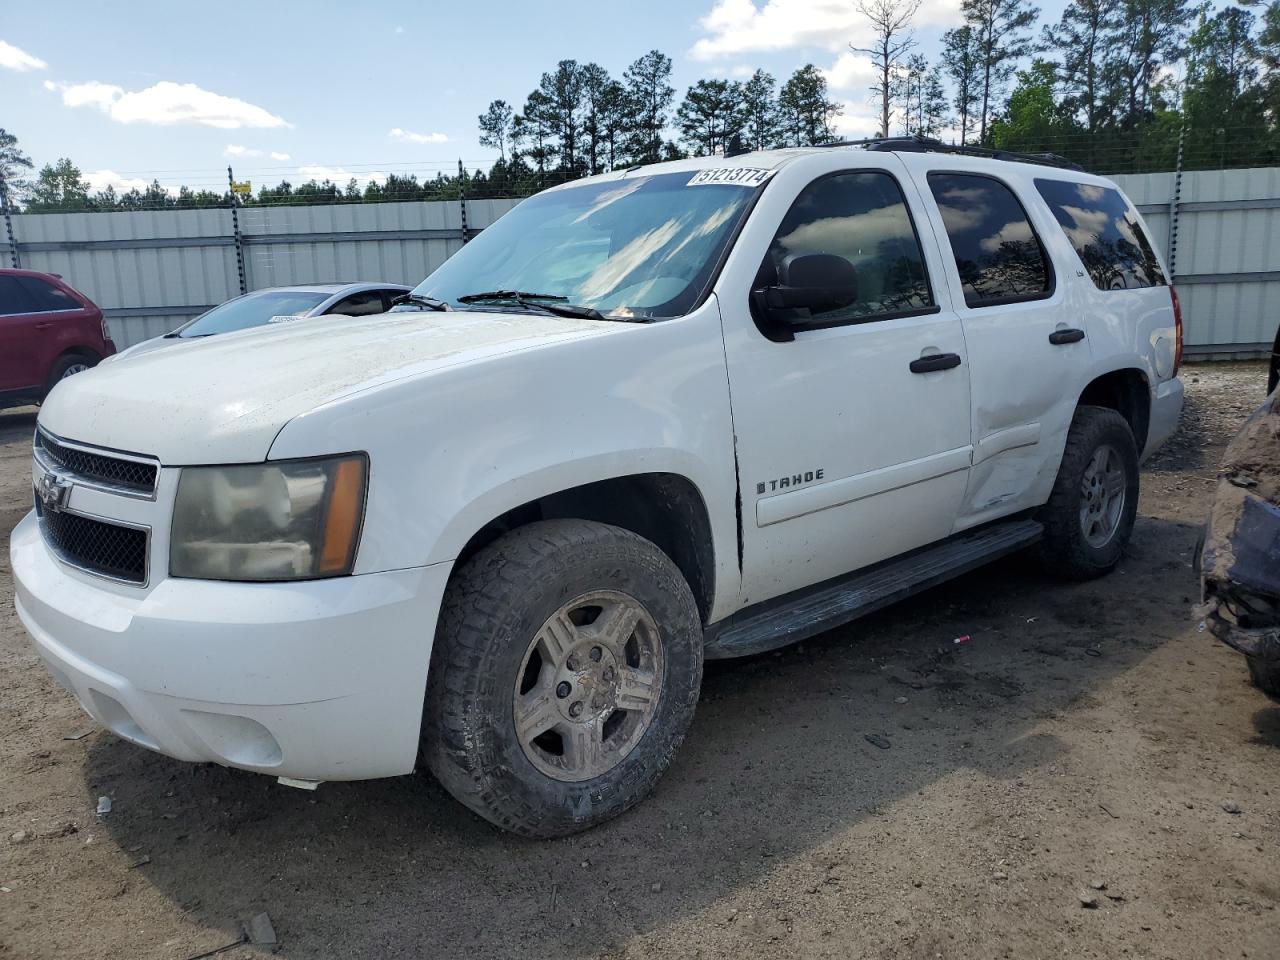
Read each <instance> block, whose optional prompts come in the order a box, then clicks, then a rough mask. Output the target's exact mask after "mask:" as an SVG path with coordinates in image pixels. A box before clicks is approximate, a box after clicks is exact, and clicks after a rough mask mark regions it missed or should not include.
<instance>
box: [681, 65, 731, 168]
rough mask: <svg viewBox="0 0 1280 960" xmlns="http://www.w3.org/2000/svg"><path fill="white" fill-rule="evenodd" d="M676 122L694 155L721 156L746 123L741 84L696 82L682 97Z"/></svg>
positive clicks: (722, 81) (714, 81)
mask: <svg viewBox="0 0 1280 960" xmlns="http://www.w3.org/2000/svg"><path fill="white" fill-rule="evenodd" d="M676 123H677V124H678V125H679V127H680V135H681V137H682V139H683V140H684V142H685V143H687V144H689V146H690V147H691V148H692V150H693V152H694V153H695V154H696V155H699V156H704V157H705V156H711V155H712V154H714V153H716V152H721V153H723V152H724V149H725V147H726V146H727V145H728V144H729V141H730V140H732V139H733V138H734V137H740V136H741V134H742V128H743V126H744V125H745V123H746V115H745V110H744V105H743V94H742V84H740V83H730V82H729V81H728V80H699V81H698V82H697V83H695V84H694V85H693V86H692V87H690V88H689V92H688V93H686V94H685V96H684V101H683V102H682V103H681V104H680V109H679V110H677V111H676Z"/></svg>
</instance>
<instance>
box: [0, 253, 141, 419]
mask: <svg viewBox="0 0 1280 960" xmlns="http://www.w3.org/2000/svg"><path fill="white" fill-rule="evenodd" d="M115 352H116V345H115V344H114V343H112V342H111V334H110V333H109V332H108V330H107V324H106V321H105V320H103V318H102V311H101V310H99V309H98V308H97V307H96V306H95V305H94V303H93V301H91V300H90V299H89V298H88V297H86V296H85V295H84V294H82V293H78V292H76V291H75V290H73V289H71V288H70V287H69V286H67V285H66V284H65V283H63V282H62V278H61V277H59V276H57V275H56V274H52V273H37V272H36V271H34V270H0V407H11V406H18V405H21V404H24V403H39V402H40V401H41V400H43V399H44V398H45V395H46V394H47V393H48V392H49V391H50V390H52V389H53V387H54V384H56V383H57V382H58V381H59V380H61V379H62V378H63V377H69V376H72V375H73V374H76V373H80V372H82V371H84V370H88V369H89V368H90V367H92V366H94V365H95V364H97V363H98V361H100V360H101V359H102V358H103V357H108V356H110V355H111V354H113V353H115Z"/></svg>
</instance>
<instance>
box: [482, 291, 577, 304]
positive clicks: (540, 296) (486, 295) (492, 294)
mask: <svg viewBox="0 0 1280 960" xmlns="http://www.w3.org/2000/svg"><path fill="white" fill-rule="evenodd" d="M568 299H569V298H568V297H562V296H560V295H559V294H558V293H528V292H527V291H524V290H486V291H484V292H483V293H468V294H466V295H464V296H461V297H458V302H459V303H483V302H484V301H485V300H568Z"/></svg>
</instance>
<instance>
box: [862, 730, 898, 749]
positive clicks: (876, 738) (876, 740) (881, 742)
mask: <svg viewBox="0 0 1280 960" xmlns="http://www.w3.org/2000/svg"><path fill="white" fill-rule="evenodd" d="M866 740H867V743H869V744H871V745H872V746H873V747H879V748H880V749H881V750H888V749H889V747H891V746H892V744H891V743H889V741H888V739H886V738H885V737H882V736H880V734H878V733H868V734H866Z"/></svg>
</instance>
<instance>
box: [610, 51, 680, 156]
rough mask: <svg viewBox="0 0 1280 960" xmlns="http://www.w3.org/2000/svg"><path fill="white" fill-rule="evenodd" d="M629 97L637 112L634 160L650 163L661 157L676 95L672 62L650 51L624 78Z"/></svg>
mask: <svg viewBox="0 0 1280 960" xmlns="http://www.w3.org/2000/svg"><path fill="white" fill-rule="evenodd" d="M622 81H623V83H624V84H625V85H626V89H627V96H628V98H629V99H630V101H631V104H632V109H633V110H634V111H635V114H634V116H635V123H634V125H633V126H632V129H631V144H632V145H631V152H632V159H634V160H635V161H637V162H639V163H650V162H652V161H654V160H658V159H659V158H660V157H661V156H662V150H663V145H662V139H663V137H662V135H663V132H664V131H665V130H666V128H667V115H668V111H670V109H671V103H672V101H673V100H674V98H675V95H676V88H675V87H673V86H671V58H670V57H668V56H667V55H666V54H664V53H662V52H661V51H658V50H650V51H649V52H648V53H646V54H645V55H644V56H642V57H640V58H639V59H638V60H636V61H635V62H633V63H632V64H631V66H629V67H627V69H626V72H625V73H623V75H622Z"/></svg>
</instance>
